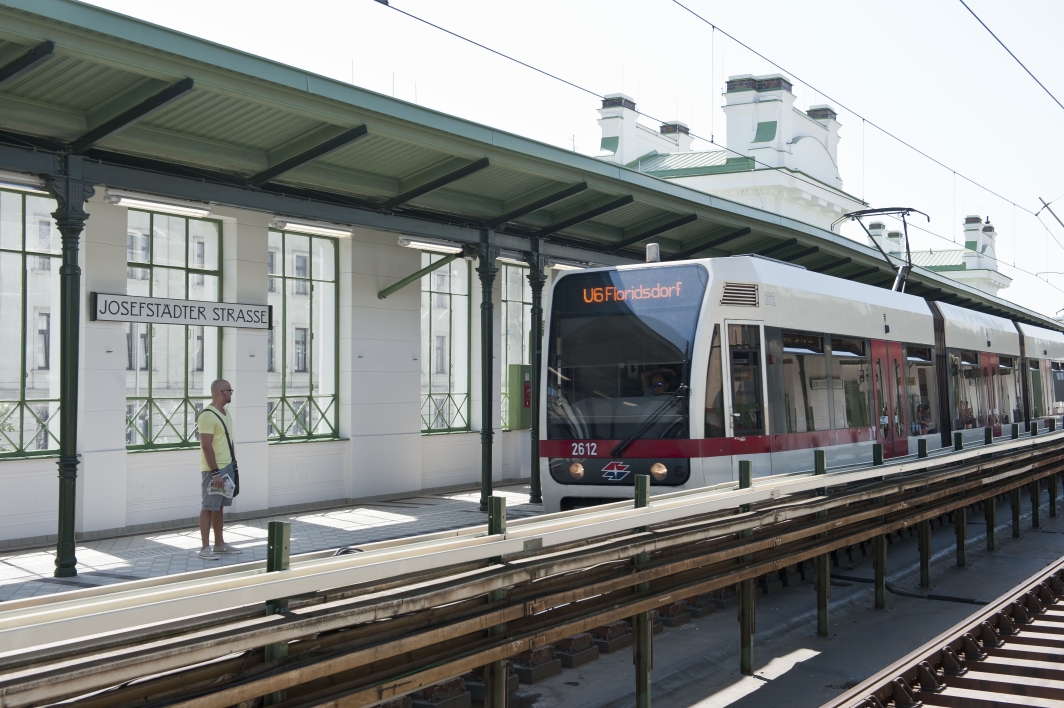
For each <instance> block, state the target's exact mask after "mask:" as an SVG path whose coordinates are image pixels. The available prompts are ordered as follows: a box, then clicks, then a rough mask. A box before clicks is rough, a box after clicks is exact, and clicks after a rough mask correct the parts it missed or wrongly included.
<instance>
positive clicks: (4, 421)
mask: <svg viewBox="0 0 1064 708" xmlns="http://www.w3.org/2000/svg"><path fill="white" fill-rule="evenodd" d="M21 409H22V406H21V404H19V403H17V402H15V401H4V402H2V403H0V452H16V451H17V450H18V449H19V436H20V434H21V432H22V431H21V430H20V429H19V411H20V410H21Z"/></svg>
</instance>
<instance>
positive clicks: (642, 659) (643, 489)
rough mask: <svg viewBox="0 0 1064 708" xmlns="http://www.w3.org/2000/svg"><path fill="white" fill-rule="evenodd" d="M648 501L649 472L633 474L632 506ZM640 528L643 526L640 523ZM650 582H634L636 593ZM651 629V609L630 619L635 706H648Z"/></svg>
mask: <svg viewBox="0 0 1064 708" xmlns="http://www.w3.org/2000/svg"><path fill="white" fill-rule="evenodd" d="M649 504H650V475H645V474H638V475H636V476H635V508H636V509H643V508H645V507H646V506H647V505H649ZM639 530H640V531H645V530H646V527H645V526H641V527H640V528H639ZM648 559H649V557H648V556H647V554H646V551H643V552H642V553H639V554H638V555H636V557H635V563H636V567H638V566H639V565H641V564H643V563H646V562H647V560H648ZM648 587H649V583H637V584H636V586H635V591H636V592H646V590H647V588H648ZM653 630H654V628H653V627H652V626H651V623H650V612H640V613H639V614H637V615H636V616H634V617H633V618H632V634H633V642H632V663H633V664H635V705H636V708H650V674H651V672H652V671H653V670H654V631H653Z"/></svg>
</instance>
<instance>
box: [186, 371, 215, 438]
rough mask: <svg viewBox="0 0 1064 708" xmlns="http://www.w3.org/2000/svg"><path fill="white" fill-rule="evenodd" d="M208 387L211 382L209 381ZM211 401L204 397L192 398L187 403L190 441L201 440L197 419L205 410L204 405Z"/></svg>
mask: <svg viewBox="0 0 1064 708" xmlns="http://www.w3.org/2000/svg"><path fill="white" fill-rule="evenodd" d="M207 386H208V388H209V387H210V382H207ZM210 402H211V399H209V398H204V399H200V400H198V401H197V400H191V401H189V402H188V403H186V404H185V432H186V435H187V439H188V441H190V442H199V430H198V429H197V425H196V423H197V421H199V415H200V413H202V412H203V407H204V406H206V405H207V404H208V403H210Z"/></svg>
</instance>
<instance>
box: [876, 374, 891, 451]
mask: <svg viewBox="0 0 1064 708" xmlns="http://www.w3.org/2000/svg"><path fill="white" fill-rule="evenodd" d="M885 375H886V374H885V373H884V371H883V360H882V359H880V358H878V357H877V358H876V406H878V408H877V411H878V413H879V415H878V418H879V437H880V439H881V440H886V439H887V436H888V435H890V416H889V415H887V393H886V388H885V386H886V383H885V381H884V378H883V377H884V376H885Z"/></svg>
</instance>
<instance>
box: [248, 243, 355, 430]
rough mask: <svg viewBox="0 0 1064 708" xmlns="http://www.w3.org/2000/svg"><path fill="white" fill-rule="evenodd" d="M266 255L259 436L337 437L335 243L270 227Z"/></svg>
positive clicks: (337, 324) (337, 329) (337, 376)
mask: <svg viewBox="0 0 1064 708" xmlns="http://www.w3.org/2000/svg"><path fill="white" fill-rule="evenodd" d="M268 238H269V243H268V247H267V257H266V291H267V293H266V294H267V301H268V302H269V304H270V305H272V306H273V328H272V329H271V330H269V331H268V332H267V335H266V336H267V342H266V407H267V411H266V438H267V439H268V440H269V441H270V442H273V443H279V442H290V441H299V440H314V439H331V438H337V437H339V427H338V421H337V416H338V409H339V404H338V403H337V400H338V399H337V390H338V388H337V384H338V382H339V379H340V350H339V346H340V339H339V331H340V300H339V297H340V296H339V288H338V287H337V282H338V278H337V267H338V262H339V248H338V243H337V240H336V239H335V238H328V237H326V236H312V235H310V234H304V233H298V232H294V231H278V230H274V229H271V230H270V232H269V237H268Z"/></svg>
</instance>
